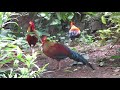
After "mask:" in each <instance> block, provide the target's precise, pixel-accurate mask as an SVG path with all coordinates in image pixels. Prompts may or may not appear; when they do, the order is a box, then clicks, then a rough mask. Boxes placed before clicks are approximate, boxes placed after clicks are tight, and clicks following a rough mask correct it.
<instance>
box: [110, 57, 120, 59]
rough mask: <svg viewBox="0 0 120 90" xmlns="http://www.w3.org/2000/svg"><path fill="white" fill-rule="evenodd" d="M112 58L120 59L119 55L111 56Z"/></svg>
mask: <svg viewBox="0 0 120 90" xmlns="http://www.w3.org/2000/svg"><path fill="white" fill-rule="evenodd" d="M111 58H112V59H120V56H111Z"/></svg>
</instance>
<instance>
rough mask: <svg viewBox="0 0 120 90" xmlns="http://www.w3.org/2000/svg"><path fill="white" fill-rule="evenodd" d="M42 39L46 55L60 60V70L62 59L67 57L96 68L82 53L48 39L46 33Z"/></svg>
mask: <svg viewBox="0 0 120 90" xmlns="http://www.w3.org/2000/svg"><path fill="white" fill-rule="evenodd" d="M41 41H42V49H43V53H44V54H45V55H46V56H48V57H50V58H52V59H56V60H57V61H58V67H57V70H60V68H61V64H60V61H61V60H62V59H65V58H67V57H69V58H70V59H73V60H74V61H77V62H82V63H83V64H84V65H88V66H89V67H90V68H92V69H93V70H94V68H93V66H92V65H91V64H90V63H88V61H87V60H86V59H85V58H84V57H83V56H82V55H80V54H78V53H77V52H75V51H72V50H71V49H69V48H68V47H67V46H65V45H63V44H60V43H56V42H52V41H50V40H48V39H47V36H46V35H42V37H41Z"/></svg>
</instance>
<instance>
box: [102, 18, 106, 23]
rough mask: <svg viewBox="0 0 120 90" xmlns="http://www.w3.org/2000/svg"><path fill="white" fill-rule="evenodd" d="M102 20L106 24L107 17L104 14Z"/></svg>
mask: <svg viewBox="0 0 120 90" xmlns="http://www.w3.org/2000/svg"><path fill="white" fill-rule="evenodd" d="M101 20H102V23H103V24H106V19H105V17H104V16H102V17H101Z"/></svg>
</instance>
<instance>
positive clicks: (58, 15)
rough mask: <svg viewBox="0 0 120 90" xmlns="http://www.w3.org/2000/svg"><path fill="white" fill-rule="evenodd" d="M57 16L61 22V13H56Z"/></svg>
mask: <svg viewBox="0 0 120 90" xmlns="http://www.w3.org/2000/svg"><path fill="white" fill-rule="evenodd" d="M56 15H57V18H58V19H59V20H61V16H60V13H59V12H57V13H56Z"/></svg>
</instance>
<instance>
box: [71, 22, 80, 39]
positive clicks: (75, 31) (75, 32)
mask: <svg viewBox="0 0 120 90" xmlns="http://www.w3.org/2000/svg"><path fill="white" fill-rule="evenodd" d="M79 36H80V28H78V27H76V26H75V25H74V22H71V23H70V30H69V37H70V38H71V40H73V39H75V38H79Z"/></svg>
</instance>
